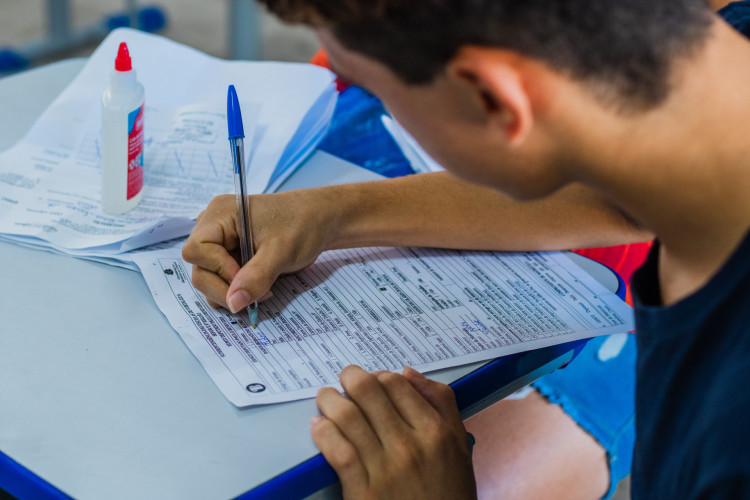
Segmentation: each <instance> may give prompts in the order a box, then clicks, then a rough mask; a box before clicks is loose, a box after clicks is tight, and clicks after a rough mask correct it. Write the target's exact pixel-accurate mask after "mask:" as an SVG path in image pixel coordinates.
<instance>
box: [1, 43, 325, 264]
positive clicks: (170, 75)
mask: <svg viewBox="0 0 750 500" xmlns="http://www.w3.org/2000/svg"><path fill="white" fill-rule="evenodd" d="M123 41H124V42H127V44H128V47H129V49H130V54H131V56H132V58H133V67H134V69H135V70H136V72H137V76H138V79H139V81H140V82H141V83H142V84H143V86H144V88H145V90H146V105H145V127H144V139H145V158H144V167H145V185H144V189H145V192H144V198H143V201H142V202H141V203H140V205H139V206H138V207H137V208H135V209H134V210H132V211H131V212H128V213H127V214H124V215H110V214H107V213H105V212H104V211H103V210H102V208H101V196H100V191H101V188H100V164H101V150H100V144H101V94H102V92H103V91H104V88H105V87H106V86H107V84H108V81H109V74H110V71H111V69H112V68H113V65H114V57H115V55H116V54H117V47H118V45H119V44H120V42H123ZM333 78H334V77H333V74H332V73H330V72H329V71H327V70H325V69H322V68H318V67H314V66H310V65H307V64H294V63H276V62H249V61H224V60H220V59H216V58H213V57H210V56H207V55H205V54H202V53H200V52H198V51H196V50H194V49H191V48H189V47H186V46H183V45H180V44H177V43H175V42H172V41H169V40H167V39H165V38H162V37H159V36H156V35H150V34H146V33H142V32H139V31H135V30H130V29H119V30H116V31H114V32H112V33H111V34H110V35H109V36H108V37H107V38H106V39H105V40H104V41H103V42H102V44H101V45H100V46H99V48H98V49H97V50H96V52H94V54H93V55H92V56H91V57H90V59H89V61H88V62H87V64H86V65H85V67H84V68H83V69H82V70H81V72H80V74H79V75H78V76H77V77H76V78H75V80H74V81H73V82H72V83H71V84H70V85H69V86H68V87H67V88H66V89H65V90H64V91H63V92H62V94H61V95H60V96H59V97H58V98H57V99H56V100H55V101H54V102H53V104H52V105H51V106H50V107H49V108H48V109H47V110H46V111H45V112H44V114H43V115H42V116H41V117H40V118H39V120H38V121H37V123H36V124H35V125H34V126H33V127H32V129H31V130H30V131H29V133H28V134H27V135H26V137H24V139H22V140H21V141H20V142H19V143H18V144H16V145H15V146H14V147H12V148H10V149H8V150H7V151H5V152H3V153H2V154H0V239H4V240H11V241H14V242H17V243H19V244H22V245H26V246H33V247H37V248H45V249H48V250H52V251H57V252H61V253H66V254H70V255H74V256H76V257H83V258H90V259H94V260H100V261H103V262H107V263H109V264H114V265H121V266H125V267H131V268H134V265H133V263H132V258H131V256H130V254H129V253H127V252H130V251H132V250H134V249H137V248H141V247H144V246H147V245H153V244H155V243H159V242H164V241H168V240H172V239H174V238H179V237H183V236H185V235H187V234H189V232H190V231H191V230H192V228H193V224H194V219H195V218H196V217H197V216H198V214H199V213H200V212H201V211H202V210H203V209H204V208H205V207H206V205H207V204H208V202H209V201H210V200H211V199H212V198H213V197H215V196H217V195H219V194H223V193H233V192H234V181H233V171H232V162H231V155H230V150H229V143H228V141H227V125H226V116H225V112H226V93H227V87H228V85H229V84H233V85H235V87H236V88H237V93H238V94H239V96H240V101H241V105H242V109H243V118H244V121H245V130H246V131H247V132H248V134H247V136H246V138H245V151H246V154H247V155H248V158H247V162H248V163H247V164H248V190H249V191H250V193H251V194H258V193H262V192H269V191H274V190H275V189H276V188H277V187H278V186H279V185H280V184H281V183H282V182H283V181H284V180H285V179H286V178H287V177H288V176H289V175H290V174H291V173H293V172H294V170H295V169H296V167H297V166H299V165H300V164H301V163H302V161H303V160H304V159H305V158H306V157H307V155H308V154H309V153H310V152H312V150H313V149H314V148H315V146H316V145H317V144H318V142H319V141H320V140H321V139H322V137H323V136H324V135H325V133H326V131H327V128H328V125H329V123H330V119H331V116H332V114H333V109H334V106H335V104H336V96H337V94H336V89H335V86H334V84H333ZM253 130H254V133H252V134H251V133H249V132H250V131H253Z"/></svg>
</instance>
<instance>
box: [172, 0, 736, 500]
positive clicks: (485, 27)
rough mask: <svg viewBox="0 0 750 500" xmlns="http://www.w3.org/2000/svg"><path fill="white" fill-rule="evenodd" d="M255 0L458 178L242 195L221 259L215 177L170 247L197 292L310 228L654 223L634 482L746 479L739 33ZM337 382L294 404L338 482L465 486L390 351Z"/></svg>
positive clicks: (224, 205) (665, 19) (538, 237)
mask: <svg viewBox="0 0 750 500" xmlns="http://www.w3.org/2000/svg"><path fill="white" fill-rule="evenodd" d="M266 3H267V4H268V5H269V7H271V8H272V10H275V11H277V12H278V13H280V14H281V15H282V16H284V17H287V18H289V19H291V20H301V21H304V22H307V23H309V24H310V25H311V26H313V28H314V29H315V30H316V32H317V34H318V36H319V38H320V40H321V42H322V44H323V46H324V48H325V49H326V52H327V53H328V55H329V57H330V61H331V63H332V65H333V66H334V68H335V69H336V70H337V72H339V73H340V74H341V75H342V76H344V77H345V78H347V79H349V80H351V81H353V82H355V83H358V84H360V85H362V86H364V87H366V88H368V89H369V90H371V91H372V92H373V93H375V94H376V95H378V96H379V97H380V98H381V99H382V100H383V102H384V103H385V104H386V105H387V106H388V107H389V109H390V111H391V112H392V113H393V114H394V116H395V117H396V118H397V119H398V120H399V121H400V122H401V124H402V125H404V126H405V127H406V128H407V129H408V130H409V131H410V132H411V133H412V135H413V136H414V137H415V138H416V139H417V140H418V141H419V142H420V144H422V146H423V147H424V148H425V149H426V150H427V151H428V152H429V153H431V154H432V156H433V157H435V159H436V160H438V161H439V162H440V163H441V164H442V165H443V166H445V167H446V168H447V169H449V171H451V172H452V173H453V174H455V175H456V176H458V177H460V178H461V179H463V181H458V180H457V179H455V178H454V177H452V176H450V175H448V174H434V175H424V176H415V177H412V178H405V179H400V180H396V181H390V182H383V183H372V184H367V185H354V186H342V187H335V188H328V189H321V190H309V191H302V192H297V193H295V194H293V195H278V196H275V197H259V198H256V199H254V200H253V206H252V210H253V219H254V231H255V233H256V234H255V235H254V240H255V242H256V246H257V253H256V256H255V258H254V259H253V260H252V261H251V262H250V263H249V264H248V265H247V266H245V267H244V268H242V269H239V266H238V265H237V263H236V261H235V260H234V259H233V258H232V257H231V255H230V254H229V252H228V251H231V250H232V249H234V248H235V247H236V237H235V234H234V213H233V212H234V209H233V205H232V200H226V199H221V198H220V199H217V200H216V201H215V202H213V203H212V204H211V206H209V208H208V209H207V210H206V212H205V213H204V214H203V215H202V216H201V217H200V218H199V221H198V224H197V227H196V230H195V232H194V234H193V235H192V236H191V238H190V240H189V241H188V243H187V244H186V246H185V251H184V255H185V258H186V259H187V260H189V261H191V262H193V263H194V264H195V267H194V281H195V283H196V285H197V286H198V287H199V288H200V289H201V290H203V291H204V292H205V293H206V295H207V296H208V297H209V299H210V300H212V301H213V302H215V303H216V304H218V305H225V306H228V307H229V308H230V309H232V310H235V311H236V310H239V309H241V308H242V307H244V306H246V305H247V304H248V303H249V302H250V301H252V300H255V299H257V298H260V297H262V296H263V295H264V294H266V293H267V292H268V290H269V289H270V286H271V284H272V283H273V281H274V280H275V278H276V277H277V276H278V274H279V273H281V272H291V271H294V270H297V269H300V268H302V267H304V266H306V265H308V264H310V263H311V262H312V261H314V259H315V258H316V257H317V255H318V254H319V252H320V251H322V250H325V249H328V248H339V247H347V246H365V245H389V244H390V245H427V246H443V247H456V246H460V247H463V248H467V247H468V248H477V249H499V248H501V249H507V250H529V249H535V250H536V249H559V248H573V247H585V246H602V245H607V244H615V243H623V242H628V241H639V240H642V239H643V238H644V237H647V236H648V235H649V234H654V235H655V236H656V238H657V240H658V242H659V243H658V244H657V245H655V246H654V249H653V251H652V254H651V256H650V262H648V263H647V264H646V265H645V266H644V268H643V269H642V270H641V271H639V273H638V274H637V275H636V278H635V280H634V292H635V298H636V320H637V328H638V331H639V340H638V342H639V361H638V371H637V372H638V383H637V396H636V408H637V409H636V422H637V425H636V432H637V434H636V435H637V438H636V455H635V459H634V470H633V491H634V497H637V498H672V497H688V498H693V497H696V498H697V497H700V498H743V497H748V498H750V486H749V485H750V456H749V453H748V451H747V450H749V449H750V436H749V435H748V431H747V429H746V426H745V424H744V422H745V418H746V415H747V412H748V411H750V397H748V396H747V395H746V393H745V391H744V390H743V385H744V383H745V382H744V380H745V378H746V377H747V375H749V374H750V337H748V335H747V334H746V332H747V330H748V327H747V324H748V320H750V312H748V311H747V310H746V308H745V304H746V303H747V301H748V299H750V292H748V291H747V290H745V287H744V286H743V285H744V284H746V283H748V277H750V264H748V262H750V261H749V259H748V257H750V241H746V233H747V230H748V225H749V223H750V197H748V196H747V195H746V193H747V192H748V190H749V189H750V169H749V168H748V167H747V165H746V162H747V158H748V157H749V155H750V141H747V140H746V137H745V134H744V130H745V127H744V122H745V115H746V114H747V110H750V93H748V92H746V90H745V88H746V84H747V81H748V79H750V45H748V44H747V43H746V42H745V41H744V40H743V39H742V37H741V36H739V35H738V34H736V33H735V32H734V31H732V30H731V28H729V27H728V26H727V25H725V24H724V23H723V22H721V21H719V20H718V19H717V18H715V17H714V16H713V15H712V14H711V12H710V11H709V10H708V8H707V6H706V5H705V4H704V3H703V2H702V1H700V0H663V1H659V2H652V1H645V0H630V1H628V0H613V1H610V2H588V1H584V0H567V1H556V2H555V1H553V2H550V1H544V2H542V1H526V2H515V1H510V0H506V1H503V0H495V1H490V0H485V1H472V2H466V1H461V0H453V1H451V0H420V1H417V0H415V1H411V2H400V1H396V0H392V1H389V0H371V1H367V2H365V1H359V2H354V1H347V0H340V1H335V0H319V1H315V0H307V1H305V0H298V1H294V0H286V1H272V0H268V1H267V2H266ZM404 214H409V215H410V216H409V217H405V216H404ZM256 220H257V222H255V221H256ZM311 227H312V228H315V230H314V231H310V230H309V228H311ZM341 382H342V385H343V386H344V388H345V389H346V391H347V393H348V394H349V396H350V398H351V399H345V398H343V397H342V396H341V395H339V394H338V393H337V392H336V391H334V390H323V391H321V392H320V394H319V396H318V400H317V401H318V406H319V408H320V410H321V412H322V414H323V416H322V417H315V418H313V421H312V424H311V426H312V435H313V439H314V441H315V443H316V445H317V446H318V447H319V448H320V449H321V451H322V453H323V454H324V455H325V456H326V458H327V459H328V461H329V463H331V465H332V466H333V467H334V469H336V471H337V473H338V474H339V477H340V478H341V481H342V485H343V488H344V494H345V495H346V496H350V497H351V498H359V497H361V496H367V495H370V496H374V497H383V498H402V497H404V498H405V497H422V496H423V497H426V498H440V497H443V498H456V497H460V496H473V495H475V494H476V492H475V486H474V478H473V474H472V469H471V459H470V455H469V451H468V446H467V444H466V440H465V434H464V430H463V425H462V423H461V421H460V419H459V418H458V413H457V411H456V408H455V403H454V402H453V400H452V397H451V393H450V390H449V389H447V388H445V386H441V385H440V384H436V383H433V382H430V381H428V380H427V379H424V378H423V377H421V376H419V375H418V374H417V373H415V372H414V371H412V370H408V369H407V370H405V372H404V375H403V376H400V375H396V374H390V373H380V374H366V373H364V372H363V371H362V370H361V369H358V368H355V367H350V368H347V369H346V370H344V371H343V372H342V374H341ZM571 468H574V465H573V466H572V467H571ZM562 493H564V492H562ZM587 494H590V493H587ZM599 494H601V492H600V493H599Z"/></svg>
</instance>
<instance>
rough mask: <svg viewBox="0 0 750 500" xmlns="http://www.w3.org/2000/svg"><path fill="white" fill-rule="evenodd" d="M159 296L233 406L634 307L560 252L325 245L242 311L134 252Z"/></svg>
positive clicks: (535, 343)
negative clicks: (346, 372)
mask: <svg viewBox="0 0 750 500" xmlns="http://www.w3.org/2000/svg"><path fill="white" fill-rule="evenodd" d="M134 260H135V261H136V264H138V266H139V267H140V269H141V271H142V273H143V276H144V277H145V279H146V282H147V284H148V286H149V288H150V289H151V292H152V294H153V296H154V299H155V300H156V303H157V305H158V306H159V308H160V309H161V311H162V312H163V313H164V315H165V316H166V317H167V319H168V320H169V322H170V323H171V325H172V326H173V327H174V329H175V330H176V331H177V332H178V333H179V334H180V336H181V337H182V339H183V340H184V342H185V343H186V344H187V346H188V347H189V348H190V350H191V351H192V352H193V354H194V355H195V356H196V357H197V358H198V360H199V361H200V362H201V364H202V365H203V367H204V369H205V370H206V372H207V373H208V374H209V376H210V377H211V379H212V380H213V381H214V383H216V385H217V386H218V387H219V389H220V390H221V391H222V392H223V393H224V395H225V396H226V397H227V399H229V400H230V401H231V402H232V403H233V404H234V405H236V406H249V405H254V404H268V403H276V402H281V401H291V400H295V399H301V398H308V397H314V396H315V394H316V392H317V390H318V389H319V388H320V387H323V386H335V387H338V388H339V390H340V389H341V387H340V386H339V385H338V374H339V373H340V372H341V370H342V369H343V368H344V367H345V366H347V365H349V364H356V365H359V366H361V367H363V368H364V369H366V370H368V371H374V370H390V371H400V370H401V369H402V368H403V366H404V365H409V366H412V367H414V368H415V369H417V370H419V371H422V372H425V371H431V370H436V369H440V368H447V367H452V366H458V365H462V364H467V363H472V362H476V361H483V360H489V359H493V358H496V357H498V356H504V355H507V354H513V353H516V352H520V351H528V350H532V349H538V348H541V347H546V346H549V345H554V344H560V343H563V342H568V341H572V340H577V339H582V338H587V337H593V336H597V335H606V334H614V333H625V332H628V331H630V330H632V329H633V328H634V323H633V314H632V310H631V308H630V307H629V306H628V305H627V304H625V303H624V302H623V301H622V300H620V299H619V298H618V297H617V296H616V295H615V294H613V293H611V292H609V291H607V290H606V289H605V288H604V287H603V286H602V285H601V284H600V283H598V282H597V281H596V280H594V278H592V277H591V276H590V275H589V274H588V273H586V272H585V271H583V270H582V269H581V268H580V267H578V265H576V264H575V263H574V262H573V261H572V260H571V259H569V258H568V257H567V256H566V255H565V254H564V253H559V252H558V253H503V252H474V251H455V250H442V249H432V248H361V249H347V250H335V251H330V252H326V253H324V254H322V255H321V256H320V257H319V258H318V260H317V261H316V262H315V264H313V265H312V266H310V267H309V268H307V269H306V270H304V271H302V272H299V273H297V274H294V275H289V276H285V277H282V278H280V279H279V280H278V281H277V283H276V284H275V285H274V287H273V293H274V295H273V297H272V298H271V299H270V300H268V301H266V302H264V303H262V304H260V311H259V312H260V316H259V318H260V324H259V325H258V328H257V329H253V328H252V326H250V325H249V324H248V317H247V313H246V312H244V313H242V314H237V315H233V314H231V313H229V312H228V311H226V310H217V309H213V308H211V307H210V306H209V305H208V303H207V302H206V299H205V297H204V296H203V295H202V294H201V293H200V292H198V291H197V290H195V289H194V288H193V286H192V284H191V280H190V273H191V268H190V265H189V264H187V263H185V262H184V261H183V260H182V259H181V257H180V252H179V250H178V249H168V250H160V251H155V252H144V253H140V254H136V255H135V256H134Z"/></svg>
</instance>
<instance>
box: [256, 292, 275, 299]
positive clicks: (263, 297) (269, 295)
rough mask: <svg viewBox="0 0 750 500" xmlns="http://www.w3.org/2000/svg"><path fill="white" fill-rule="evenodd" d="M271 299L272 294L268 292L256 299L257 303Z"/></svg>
mask: <svg viewBox="0 0 750 500" xmlns="http://www.w3.org/2000/svg"><path fill="white" fill-rule="evenodd" d="M271 297H273V292H271V291H268V292H266V293H265V294H264V295H263V296H262V297H261V298H259V299H258V302H264V301H266V300H268V299H270V298H271Z"/></svg>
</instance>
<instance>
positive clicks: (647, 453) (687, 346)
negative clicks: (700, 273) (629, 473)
mask: <svg viewBox="0 0 750 500" xmlns="http://www.w3.org/2000/svg"><path fill="white" fill-rule="evenodd" d="M658 252H659V245H658V244H657V245H654V247H653V249H652V250H651V253H650V254H649V258H648V260H647V261H646V264H644V265H643V267H641V269H639V270H638V271H637V272H636V274H635V275H634V277H633V282H632V285H633V287H632V291H633V298H634V300H635V308H636V315H635V318H636V326H637V328H638V353H639V354H638V364H637V373H638V384H637V388H636V408H637V412H636V434H637V439H636V446H635V461H634V464H633V481H632V492H633V498H635V499H642V498H654V499H662V498H680V499H699V498H700V499H703V498H706V499H708V498H710V499H729V498H731V499H750V392H748V390H747V384H748V380H750V307H748V305H750V287H748V284H750V234H749V235H747V236H746V237H745V240H744V241H743V243H742V244H741V245H740V247H739V248H738V249H737V250H736V251H735V253H734V254H733V255H732V257H730V259H729V260H728V261H727V262H726V263H725V264H724V266H723V267H722V268H721V269H720V270H719V272H718V273H717V274H716V275H715V276H714V277H713V278H711V280H710V281H709V282H708V283H707V284H706V285H704V286H703V287H702V288H701V289H700V290H698V291H697V292H695V293H693V294H692V295H690V296H688V297H687V298H685V299H682V300H681V301H679V302H677V303H675V304H672V305H669V306H667V307H664V306H662V305H661V292H660V287H659V281H658V264H659V263H658Z"/></svg>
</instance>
